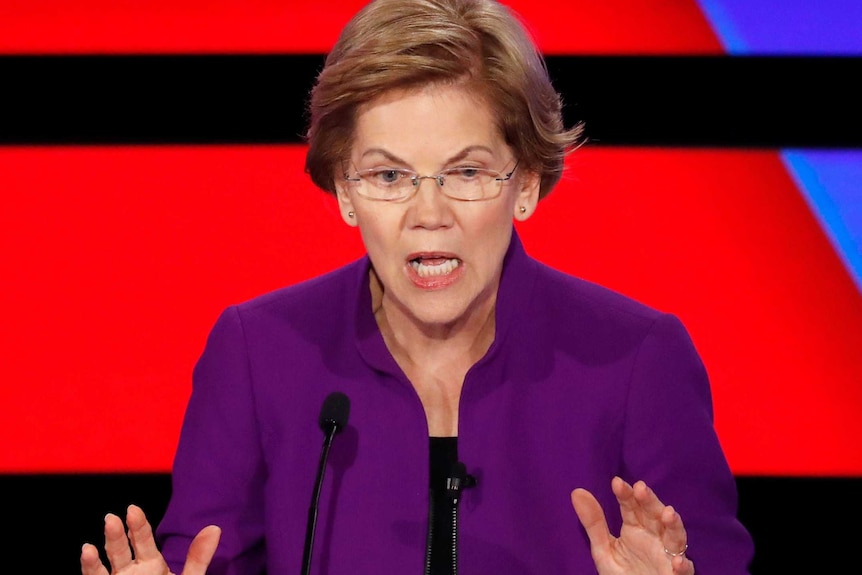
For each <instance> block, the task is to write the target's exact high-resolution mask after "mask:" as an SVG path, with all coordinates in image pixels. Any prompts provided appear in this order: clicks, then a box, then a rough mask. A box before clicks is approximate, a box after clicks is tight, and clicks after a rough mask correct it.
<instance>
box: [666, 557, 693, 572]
mask: <svg viewBox="0 0 862 575" xmlns="http://www.w3.org/2000/svg"><path fill="white" fill-rule="evenodd" d="M670 565H671V568H672V569H673V575H694V563H692V562H691V559H688V558H687V557H674V558H673V559H672V560H671V562H670Z"/></svg>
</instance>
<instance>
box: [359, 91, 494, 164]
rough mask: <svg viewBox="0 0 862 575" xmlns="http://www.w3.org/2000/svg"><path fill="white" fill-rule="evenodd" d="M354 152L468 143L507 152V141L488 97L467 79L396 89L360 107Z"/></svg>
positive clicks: (409, 151) (436, 149)
mask: <svg viewBox="0 0 862 575" xmlns="http://www.w3.org/2000/svg"><path fill="white" fill-rule="evenodd" d="M352 147H353V152H354V155H360V156H361V155H364V154H366V153H367V152H368V151H369V150H371V151H373V150H385V151H387V152H388V153H391V154H393V155H396V156H398V157H404V158H406V159H410V157H411V156H424V155H432V154H442V155H443V156H446V157H448V156H450V155H451V154H452V153H453V151H456V150H463V149H466V148H486V149H488V150H489V151H490V152H491V153H493V154H497V153H502V151H503V150H504V148H505V142H504V139H503V135H502V132H501V131H500V129H499V126H498V123H497V120H496V116H495V114H494V111H493V109H492V108H491V106H490V105H489V104H488V102H487V100H486V99H485V98H483V97H481V96H480V95H478V94H477V92H476V91H475V90H471V89H470V88H468V87H467V86H466V85H464V84H443V85H440V84H432V85H427V86H423V87H421V88H413V89H407V90H405V89H397V90H391V91H389V92H386V93H384V94H382V95H381V96H378V97H377V98H375V99H373V100H371V101H370V102H368V103H366V104H364V105H363V106H361V107H360V108H359V109H358V110H357V116H356V124H355V132H354V139H353V146H352Z"/></svg>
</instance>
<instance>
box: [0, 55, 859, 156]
mask: <svg viewBox="0 0 862 575" xmlns="http://www.w3.org/2000/svg"><path fill="white" fill-rule="evenodd" d="M547 62H548V68H549V70H550V72H551V75H552V77H553V79H554V82H555V85H556V86H557V88H558V89H559V90H560V91H561V92H562V93H563V97H564V100H565V102H566V122H567V124H569V125H571V124H573V123H574V122H575V121H581V120H583V121H585V122H586V126H587V134H588V136H589V137H590V139H591V140H592V141H593V143H594V144H596V145H637V146H729V147H762V148H786V147H821V148H830V147H831V148H839V147H851V148H858V147H862V114H860V112H859V105H860V102H862V87H860V83H859V82H858V81H857V79H858V78H859V77H860V75H862V74H860V72H862V58H860V57H780V56H774V57H729V56H709V57H676V56H652V57H648V56H633V57H615V56H609V57H580V56H551V57H548V58H547ZM322 64H323V56H322V55H191V56H190V55H162V56H141V55H115V56H2V57H0V78H2V79H3V89H2V91H0V144H61V143H78V144H111V143H116V144H135V143H140V144H148V143H179V144H183V143H188V144H193V143H274V142H279V143H298V142H301V141H302V138H301V135H302V133H303V132H304V129H305V117H304V106H305V102H306V96H307V93H308V90H309V88H310V87H311V84H312V82H313V80H314V77H315V75H316V74H317V72H318V70H319V69H320V67H321V66H322Z"/></svg>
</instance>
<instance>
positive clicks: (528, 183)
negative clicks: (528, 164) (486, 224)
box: [512, 170, 542, 222]
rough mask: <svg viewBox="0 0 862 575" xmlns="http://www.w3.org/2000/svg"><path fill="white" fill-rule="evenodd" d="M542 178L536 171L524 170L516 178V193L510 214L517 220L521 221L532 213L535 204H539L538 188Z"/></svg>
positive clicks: (534, 209)
mask: <svg viewBox="0 0 862 575" xmlns="http://www.w3.org/2000/svg"><path fill="white" fill-rule="evenodd" d="M541 183H542V178H541V176H539V174H538V173H536V172H533V171H528V170H524V172H522V173H521V174H520V178H518V194H517V196H516V197H515V205H514V207H513V211H512V215H513V217H514V218H515V219H516V220H518V221H519V222H523V221H524V220H526V219H528V218H529V217H530V216H532V215H533V212H535V211H536V206H538V205H539V188H540V187H541Z"/></svg>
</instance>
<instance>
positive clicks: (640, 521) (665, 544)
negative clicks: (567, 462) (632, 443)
mask: <svg viewBox="0 0 862 575" xmlns="http://www.w3.org/2000/svg"><path fill="white" fill-rule="evenodd" d="M611 489H613V492H614V495H616V497H617V501H619V504H620V513H621V515H622V519H623V525H622V528H621V529H620V536H619V537H614V536H613V535H612V534H611V532H610V530H609V529H608V523H607V520H606V519H605V514H604V512H603V511H602V508H601V506H600V505H599V502H598V501H597V500H596V498H595V497H594V496H593V494H592V493H590V492H589V491H587V490H586V489H581V488H578V489H575V490H574V491H572V505H573V506H574V508H575V513H577V514H578V519H580V521H581V525H583V526H584V529H585V530H586V532H587V537H589V539H590V551H591V553H592V556H593V561H595V564H596V569H597V570H598V573H599V575H623V574H625V575H633V574H637V575H694V563H692V562H691V560H690V559H689V558H688V557H687V556H686V555H685V552H686V549H687V548H688V547H687V545H688V543H687V539H686V533H685V527H684V526H683V524H682V518H681V517H680V516H679V513H677V512H676V511H675V510H674V508H673V507H671V506H670V505H665V504H663V503H662V502H661V500H660V499H659V498H658V497H657V496H656V494H655V493H654V492H653V490H652V489H650V488H649V487H648V486H647V484H646V483H644V482H643V481H637V482H635V484H634V485H629V484H628V483H626V482H625V481H623V480H622V479H621V478H619V477H614V478H613V480H612V481H611Z"/></svg>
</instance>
